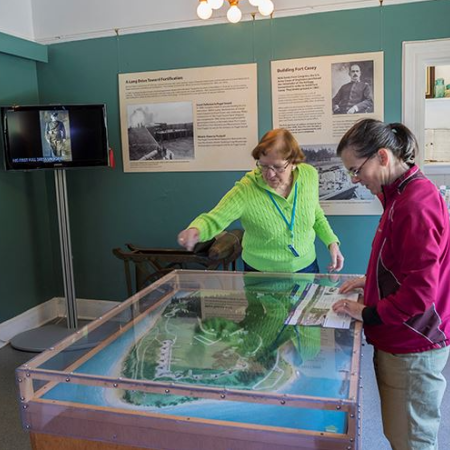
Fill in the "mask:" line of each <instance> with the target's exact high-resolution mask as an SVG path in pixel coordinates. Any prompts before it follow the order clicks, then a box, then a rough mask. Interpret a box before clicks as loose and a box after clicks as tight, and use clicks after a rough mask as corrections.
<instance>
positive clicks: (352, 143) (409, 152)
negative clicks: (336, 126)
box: [336, 119, 418, 166]
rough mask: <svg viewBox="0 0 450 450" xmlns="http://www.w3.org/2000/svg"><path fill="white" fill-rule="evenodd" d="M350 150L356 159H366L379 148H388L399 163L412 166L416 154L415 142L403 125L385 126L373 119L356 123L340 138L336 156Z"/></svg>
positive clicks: (392, 124) (416, 146)
mask: <svg viewBox="0 0 450 450" xmlns="http://www.w3.org/2000/svg"><path fill="white" fill-rule="evenodd" d="M347 148H350V149H351V150H352V151H354V152H355V153H356V154H357V155H358V157H360V158H367V157H369V156H372V155H374V154H375V153H376V152H377V151H378V150H379V149H380V148H388V149H389V150H391V152H392V153H393V154H394V156H396V157H397V158H398V159H400V160H401V161H403V162H405V163H406V164H408V165H410V166H411V165H413V164H414V161H415V157H416V154H417V153H418V145H417V140H416V138H415V137H414V135H413V134H412V132H411V130H409V129H408V128H407V127H405V125H403V124H401V123H391V124H386V123H384V122H381V121H379V120H375V119H363V120H360V121H359V122H356V123H355V124H354V125H353V126H352V127H351V128H350V129H349V130H348V131H347V132H346V133H345V134H344V136H343V137H342V139H341V141H340V142H339V145H338V147H337V151H336V152H337V155H338V156H340V155H341V154H342V152H343V151H344V150H345V149H347Z"/></svg>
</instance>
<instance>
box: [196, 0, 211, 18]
mask: <svg viewBox="0 0 450 450" xmlns="http://www.w3.org/2000/svg"><path fill="white" fill-rule="evenodd" d="M197 16H198V17H200V19H203V20H206V19H209V18H210V17H211V16H212V9H211V6H209V5H208V3H207V2H206V0H201V1H200V4H199V5H198V6H197Z"/></svg>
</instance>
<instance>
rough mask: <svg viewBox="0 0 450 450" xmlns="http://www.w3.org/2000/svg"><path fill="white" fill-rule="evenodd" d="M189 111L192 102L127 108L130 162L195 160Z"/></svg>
mask: <svg viewBox="0 0 450 450" xmlns="http://www.w3.org/2000/svg"><path fill="white" fill-rule="evenodd" d="M192 111H193V105H192V102H170V103H150V104H144V105H128V106H127V116H128V122H127V123H128V144H129V153H130V160H131V161H163V160H164V161H170V160H192V159H194V158H195V151H194V127H193V112H192Z"/></svg>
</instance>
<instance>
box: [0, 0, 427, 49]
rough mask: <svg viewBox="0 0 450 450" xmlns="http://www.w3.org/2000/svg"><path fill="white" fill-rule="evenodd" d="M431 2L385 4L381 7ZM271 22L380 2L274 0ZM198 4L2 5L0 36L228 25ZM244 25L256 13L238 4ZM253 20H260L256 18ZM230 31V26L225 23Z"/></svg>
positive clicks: (35, 0) (76, 0) (121, 0)
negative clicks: (202, 13) (203, 16)
mask: <svg viewBox="0 0 450 450" xmlns="http://www.w3.org/2000/svg"><path fill="white" fill-rule="evenodd" d="M418 1H434V0H384V1H383V6H389V5H393V4H400V3H414V2H418ZM273 2H274V4H275V12H274V15H273V16H274V17H286V16H292V15H302V14H311V13H316V12H324V11H336V10H343V9H354V8H367V7H374V6H375V7H378V6H380V0H273ZM197 4H198V1H197V0H63V1H61V0H1V1H0V32H4V33H7V34H10V35H13V36H17V37H22V38H25V39H28V40H33V41H36V42H41V43H44V44H48V43H53V42H64V41H72V40H80V39H89V38H93V37H103V36H112V35H114V34H115V33H116V30H117V31H118V32H119V33H120V34H128V33H138V32H143V31H155V30H164V29H173V28H186V27H191V26H201V25H212V24H215V23H228V22H227V20H226V11H227V8H226V7H225V6H223V7H222V8H221V9H220V10H219V11H215V12H214V14H213V17H212V18H211V19H209V20H207V21H203V20H200V19H198V17H197V15H196V8H197ZM239 7H240V8H241V10H242V12H243V20H251V13H252V12H253V11H255V9H256V8H254V7H252V6H251V5H250V4H249V3H248V1H247V0H240V4H239ZM256 20H263V18H262V17H261V16H260V15H258V14H257V15H256ZM229 26H230V27H232V26H233V25H232V24H230V25H229Z"/></svg>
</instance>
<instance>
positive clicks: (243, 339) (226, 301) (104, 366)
mask: <svg viewBox="0 0 450 450" xmlns="http://www.w3.org/2000/svg"><path fill="white" fill-rule="evenodd" d="M348 278H349V276H336V275H333V276H327V275H314V274H267V273H240V272H234V273H227V272H208V271H207V272H204V271H174V272H172V273H170V274H169V275H167V276H165V277H164V278H162V279H160V280H159V281H157V282H155V283H154V284H152V285H150V286H149V287H147V288H145V289H144V290H142V291H140V292H139V293H137V294H136V295H134V296H133V297H131V298H130V299H128V300H127V301H125V302H124V303H121V304H120V305H119V306H117V307H116V308H114V309H112V310H111V311H109V312H108V313H107V314H105V315H104V316H103V317H101V318H99V319H97V320H96V321H94V322H92V323H91V324H89V325H88V326H87V327H86V328H85V329H83V330H81V331H78V332H77V333H75V334H74V335H72V336H71V337H69V338H67V339H66V340H64V341H63V342H61V343H60V344H58V345H57V346H55V348H52V349H49V350H47V351H46V352H44V353H42V354H41V355H39V356H37V357H36V358H35V359H33V360H32V361H30V362H29V363H28V364H25V365H23V366H21V367H20V368H18V369H17V381H18V385H19V388H20V396H21V397H20V401H21V407H22V420H23V425H24V427H25V428H26V429H28V430H30V431H31V432H32V435H31V437H32V443H33V448H34V450H43V449H44V448H45V450H53V449H54V448H55V449H56V448H58V446H61V445H62V443H63V445H64V448H65V449H66V450H81V449H88V448H91V447H89V446H90V445H91V444H92V441H101V442H102V444H101V447H98V448H101V449H111V450H112V449H116V448H118V447H117V445H118V444H120V445H121V446H120V447H119V448H124V449H126V448H128V447H130V448H131V447H132V448H136V447H137V448H142V449H153V450H162V449H173V450H203V449H205V450H206V449H211V450H222V449H223V450H225V449H230V448H232V449H236V450H239V449H242V450H243V449H246V450H248V449H250V450H256V449H258V450H266V449H267V450H269V449H270V450H273V449H280V450H281V449H285V450H288V449H292V450H294V449H324V450H325V449H342V450H344V449H345V450H353V449H358V448H359V435H358V432H357V430H358V421H359V417H358V411H359V408H358V403H359V400H358V387H359V386H358V384H359V383H358V378H359V356H360V352H359V348H360V341H361V327H360V325H359V324H355V323H351V324H350V325H348V323H347V325H345V324H344V325H343V328H330V327H329V324H330V321H329V320H328V321H325V322H328V327H327V328H326V327H325V326H327V325H326V323H322V325H323V326H322V325H317V324H318V323H321V322H320V321H317V320H314V321H312V320H311V319H310V318H311V317H314V315H317V311H318V306H320V305H321V307H322V306H324V305H326V304H327V302H326V301H325V296H331V295H334V293H335V292H336V291H337V288H338V286H339V285H340V284H341V283H342V282H343V281H345V280H346V279H348ZM304 292H309V293H310V292H318V293H319V292H320V293H321V294H320V296H317V298H316V300H317V301H316V300H314V298H313V296H312V295H311V294H308V295H302V293H304ZM312 300H314V301H312ZM327 301H328V300H327ZM303 302H306V303H305V304H304V305H305V306H304V307H301V305H302V303H303ZM293 317H295V319H293ZM338 322H339V321H338ZM304 323H311V324H313V325H312V326H311V325H303V324H304ZM341 325H342V324H341ZM341 325H338V326H341ZM83 341H84V342H86V345H85V346H83V345H82V344H81V345H80V342H81V343H82V342H83ZM90 342H95V343H96V344H90ZM80 348H81V349H82V350H80ZM97 445H100V444H97ZM59 448H60V447H59ZM95 448H97V447H95Z"/></svg>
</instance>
